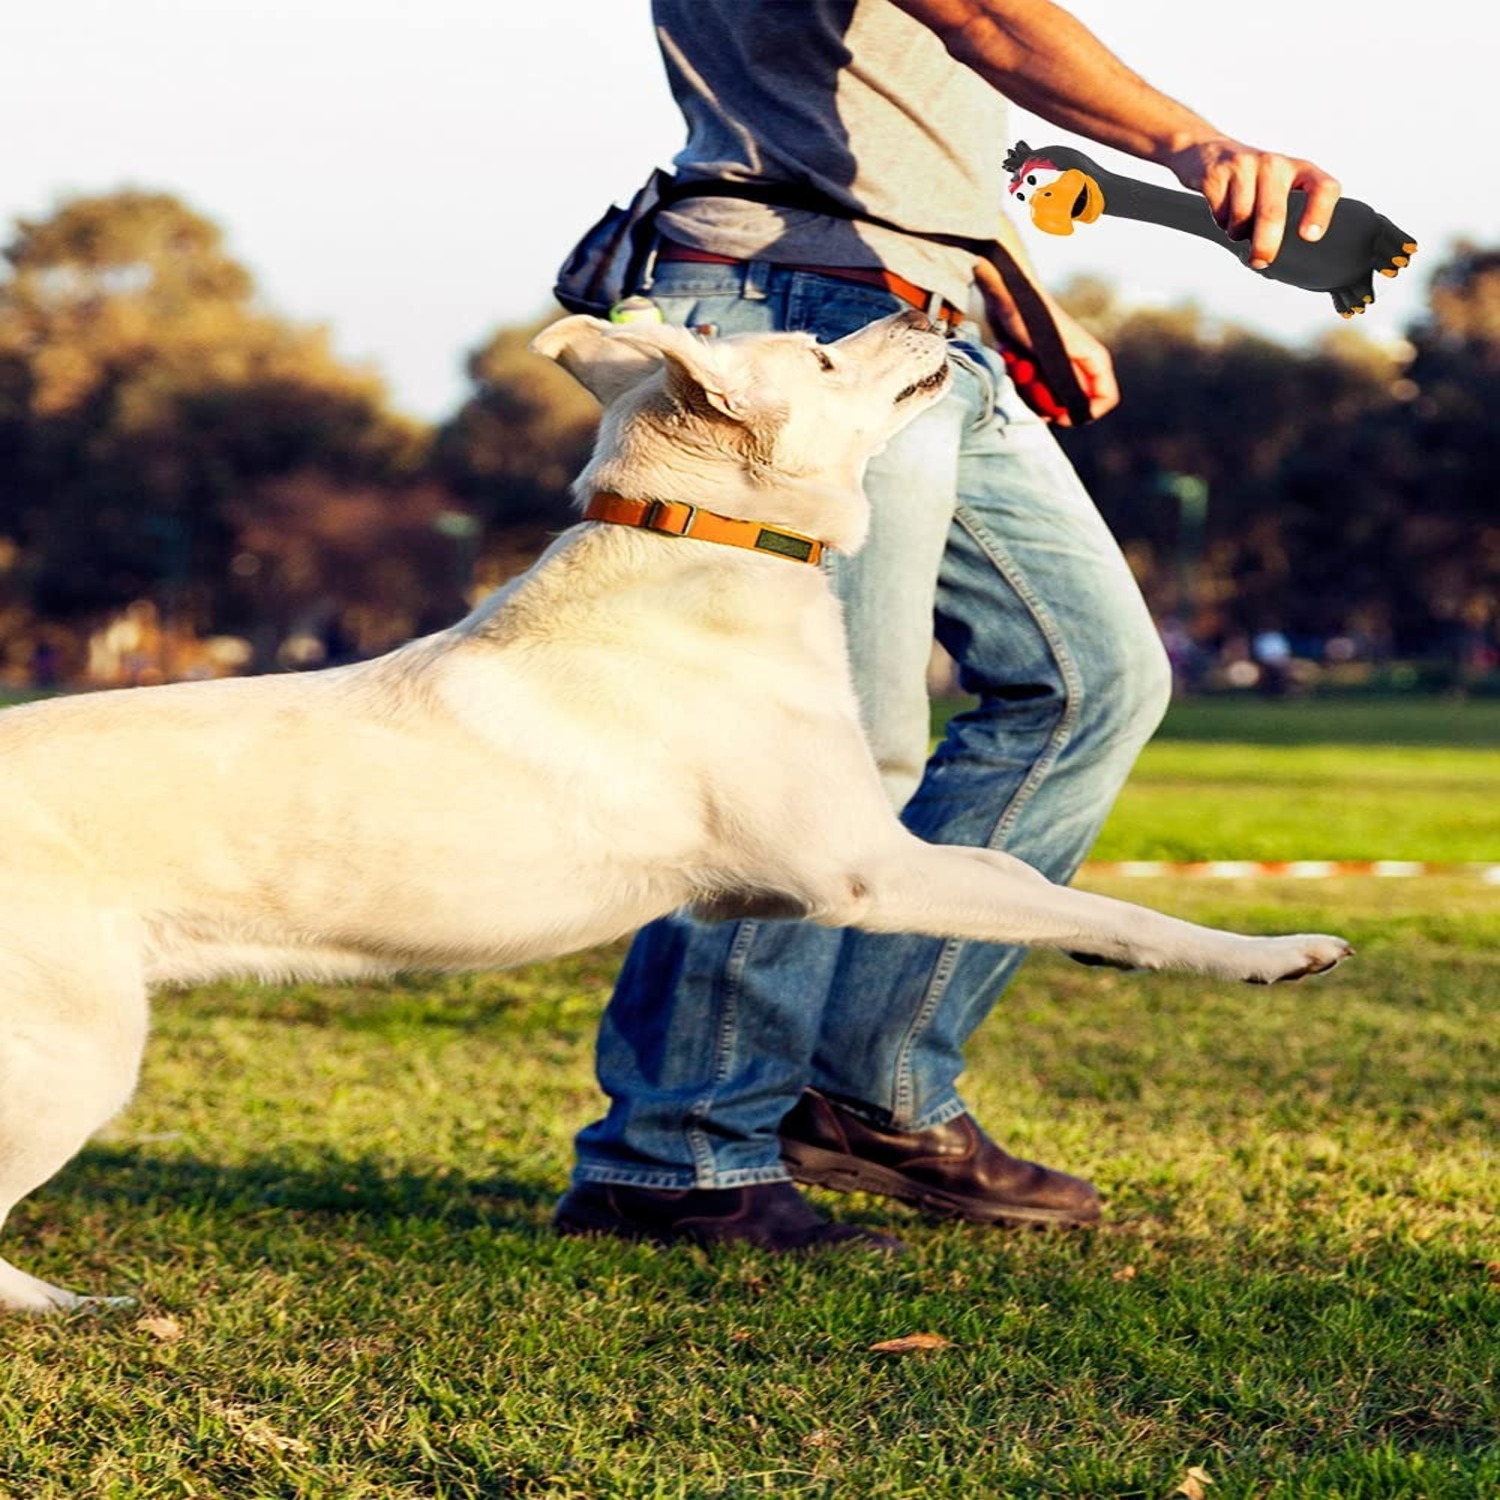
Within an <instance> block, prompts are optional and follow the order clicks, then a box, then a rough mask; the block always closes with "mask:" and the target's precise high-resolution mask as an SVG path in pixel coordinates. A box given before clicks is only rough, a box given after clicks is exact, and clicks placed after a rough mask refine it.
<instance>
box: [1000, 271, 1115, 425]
mask: <svg viewBox="0 0 1500 1500" xmlns="http://www.w3.org/2000/svg"><path fill="white" fill-rule="evenodd" d="M974 277H975V280H976V281H977V282H978V285H979V290H980V293H981V294H982V296H983V297H984V310H985V313H986V315H987V316H988V318H989V322H990V327H991V328H992V329H993V330H994V332H995V335H996V337H997V338H999V339H1000V340H1001V342H1002V343H1004V342H1007V341H1008V342H1010V343H1011V344H1013V345H1016V346H1018V347H1019V348H1021V349H1024V350H1027V351H1030V349H1031V348H1032V338H1031V335H1030V333H1029V332H1028V331H1027V328H1026V323H1025V320H1024V319H1023V318H1022V317H1021V313H1020V310H1019V309H1018V308H1017V306H1016V303H1015V299H1014V298H1013V297H1012V296H1011V294H1010V292H1009V290H1008V289H1007V288H1006V285H1005V283H1004V281H1002V280H1001V279H1000V273H999V272H998V271H997V270H996V269H995V268H994V266H992V265H991V264H990V262H989V261H987V260H982V261H979V262H977V263H976V265H975V267H974ZM1037 291H1038V293H1039V294H1040V295H1041V296H1042V298H1043V299H1044V300H1045V302H1046V304H1047V307H1048V309H1049V310H1050V311H1051V313H1052V321H1053V322H1054V323H1055V324H1056V325H1057V333H1058V337H1059V338H1060V339H1061V340H1062V346H1063V349H1064V350H1065V351H1066V353H1067V356H1068V360H1069V362H1070V363H1071V364H1072V366H1073V374H1074V376H1075V377H1076V378H1077V380H1078V385H1079V388H1080V389H1081V390H1082V391H1083V394H1084V395H1085V396H1087V397H1088V403H1089V414H1090V416H1093V417H1102V416H1103V415H1104V414H1105V412H1107V411H1113V410H1114V409H1115V407H1117V406H1118V405H1119V404H1120V387H1119V386H1118V385H1117V384H1116V382H1115V362H1114V360H1113V359H1112V358H1111V357H1110V353H1109V350H1108V349H1106V348H1105V347H1104V345H1103V344H1101V343H1100V342H1099V340H1098V339H1096V338H1095V337H1094V335H1093V334H1091V333H1090V332H1089V331H1088V329H1086V328H1085V327H1084V326H1083V325H1082V324H1081V323H1079V322H1078V321H1077V320H1076V319H1075V318H1073V317H1072V316H1071V315H1070V314H1069V313H1067V312H1065V311H1064V310H1063V309H1062V307H1061V305H1060V304H1059V303H1057V302H1056V301H1055V300H1054V299H1053V298H1052V297H1050V296H1048V295H1047V293H1046V292H1043V291H1042V290H1041V288H1040V287H1038V288H1037ZM1017 388H1018V389H1019V390H1020V392H1021V394H1022V396H1023V397H1024V398H1025V399H1026V404H1027V405H1028V406H1030V407H1031V409H1032V410H1033V411H1035V412H1036V413H1037V414H1038V415H1039V416H1040V417H1042V418H1043V420H1044V421H1048V422H1053V423H1055V424H1056V425H1057V426H1059V427H1071V426H1072V425H1073V419H1072V418H1071V417H1069V416H1068V414H1067V413H1066V412H1065V411H1061V410H1060V409H1058V408H1057V407H1056V406H1055V405H1054V406H1053V407H1052V409H1050V410H1049V409H1048V408H1047V407H1046V405H1044V404H1043V403H1040V402H1038V401H1036V400H1034V399H1032V398H1031V397H1030V396H1028V395H1027V392H1026V388H1025V385H1024V384H1023V383H1018V386H1017Z"/></svg>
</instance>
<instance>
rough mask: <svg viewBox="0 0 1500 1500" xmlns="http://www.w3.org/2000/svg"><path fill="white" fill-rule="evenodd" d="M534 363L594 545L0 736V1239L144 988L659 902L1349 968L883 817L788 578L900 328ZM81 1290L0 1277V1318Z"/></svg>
mask: <svg viewBox="0 0 1500 1500" xmlns="http://www.w3.org/2000/svg"><path fill="white" fill-rule="evenodd" d="M534 347H535V348H536V349H537V350H538V351H539V352H540V353H542V354H545V355H548V356H550V357H552V358H554V359H557V360H558V361H560V362H561V364H562V365H563V366H564V367H565V368H566V369H568V370H569V371H570V372H571V373H572V374H573V375H574V376H576V377H577V378H578V379H579V380H580V381H581V382H582V383H583V384H584V385H586V386H587V387H588V388H589V389H590V390H591V391H593V392H594V393H595V395H597V396H598V397H599V399H600V401H601V402H602V403H603V405H604V408H605V410H604V417H603V424H602V428H601V431H600V435H599V440H598V444H597V447H596V450H595V454H594V457H593V460H592V462H591V463H590V464H589V466H588V468H587V469H586V470H585V471H584V473H583V475H582V476H581V478H580V479H579V481H578V484H577V491H578V496H579V499H580V500H581V501H582V502H583V503H584V505H585V507H589V508H592V509H593V510H594V511H595V512H596V513H598V514H599V515H601V516H603V517H604V519H602V520H593V521H585V522H584V523H583V524H581V525H578V526H575V527H573V528H572V529H571V530H569V531H567V532H565V533H564V534H563V535H562V536H561V537H560V538H559V539H558V540H557V541H556V542H555V543H554V544H553V545H552V547H551V548H550V549H549V550H548V552H547V553H546V555H545V556H544V557H543V558H542V559H541V561H540V562H539V563H538V564H537V565H536V567H534V568H533V569H532V570H531V571H530V572H529V573H527V574H526V575H524V576H523V577H521V578H519V579H517V580H515V581H514V582H512V583H511V584H509V585H507V586H506V587H505V588H504V589H502V590H501V591H500V592H498V593H497V594H495V595H493V596H492V597H491V598H490V599H488V600H487V601H486V602H485V603H483V604H482V605H481V606H480V607H479V608H478V609H477V610H475V611H474V613H473V614H471V615H470V616H469V617H468V618H467V619H465V620H463V621H461V622H460V623H459V624H457V625H455V626H454V627H453V628H452V629H451V630H446V631H443V632H441V633H440V634H437V635H432V636H428V637H426V638H424V639H421V640H417V641H413V642H411V643H410V644H409V645H407V646H404V647H402V648H401V649H399V650H397V651H394V652H392V653H391V654H389V655H388V656H384V657H381V658H380V659H378V660H375V661H370V662H363V663H360V664H358V665H355V666H349V667H339V668H335V669H333V670H330V671H324V672H314V673H309V674H306V675H302V676H277V677H262V678H251V679H241V680H236V681H226V682H212V683H194V684H184V685H180V686H170V687H158V688H148V689H139V690H135V691H127V692H111V693H99V694H93V695H84V696H79V697H74V698H68V699H61V700H55V701H51V702H46V703H38V704H31V705H28V706H25V707H21V708H16V709H12V710H10V711H8V712H6V713H4V714H3V715H0V1222H3V1218H4V1215H5V1214H6V1213H8V1212H9V1210H10V1208H11V1206H12V1205H13V1204H14V1203H15V1202H16V1201H17V1200H18V1199H20V1198H21V1197H22V1196H24V1195H25V1194H26V1193H29V1192H30V1191H31V1190H32V1189H33V1188H35V1187H36V1186H37V1185H38V1184H39V1183H42V1182H44V1181H45V1180H46V1179H47V1178H49V1177H50V1176H52V1174H53V1173H54V1172H56V1171H57V1170H58V1169H59V1168H60V1167H61V1166H62V1165H63V1164H64V1163H65V1162H66V1161H67V1160H68V1159H69V1158H70V1157H71V1156H72V1155H73V1154H74V1153H75V1152H76V1151H77V1150H78V1149H79V1147H80V1146H82V1145H83V1143H84V1142H85V1141H86V1140H87V1139H88V1137H89V1135H90V1134H91V1133H92V1132H93V1131H94V1130H96V1129H97V1128H98V1127H99V1126H100V1125H101V1124H103V1123H104V1121H106V1120H107V1119H109V1117H110V1116H111V1115H113V1114H114V1113H115V1112H116V1111H117V1110H118V1109H120V1107H121V1106H122V1105H123V1104H124V1103H125V1102H126V1100H127V1099H128V1098H129V1097H130V1093H131V1090H132V1088H133V1086H134V1083H135V1078H136V1072H137V1067H138V1064H139V1061H140V1055H141V1049H142V1045H143V1043H144V1041H145V1037H146V996H147V992H148V991H149V990H150V989H151V988H152V987H153V986H156V985H161V984H169V983H187V982H193V981H199V980H206V979H211V978H214V977H217V976H221V975H229V974H238V975H259V976H265V977H267V978H289V977H292V976H306V977H311V978H318V979H335V978H340V977H344V976H353V975H371V974H385V973H390V972H392V971H395V970H402V969H429V968H430V969H454V968H488V967H497V966H501V965H505V964H515V963H520V962H523V961H525V960H529V959H538V958H544V957H547V956H549V955H554V954H558V953H563V952H566V951H568V950H570V949H576V948H581V947H584V946H586V945H588V944H592V943H600V942H604V941H606V940H608V939H611V938H616V937H619V936H620V935H621V934H623V933H626V932H628V931H630V930H631V929H632V928H634V927H637V926H639V925H640V924H641V923H643V922H646V921H648V920H649V919H651V918H654V917H657V916H660V915H661V914H662V913H664V912H667V911H670V910H672V909H674V908H676V907H680V906H693V907H696V908H698V909H699V910H700V911H703V912H709V913H712V914H714V915H725V914H730V913H737V912H746V911H758V912H765V911H772V912H776V913H778V914H792V913H795V914H798V915H801V916H805V917H808V918H810V919H812V920H813V921H815V922H821V923H826V924H829V925H833V926H846V925H847V926H854V927H861V928H865V929H867V930H870V931H877V932H921V933H928V934H932V935H935V936H943V937H958V938H978V939H983V940H985V941H989V942H1000V943H1022V944H1044V945H1048V946H1053V947H1059V948H1063V949H1065V950H1068V951H1070V952H1072V953H1074V954H1076V955H1078V956H1084V957H1089V958H1092V959H1094V960H1097V961H1100V962H1106V963H1111V964H1117V965H1120V966H1126V967H1133V968H1145V969H1162V968H1185V969H1197V970H1201V971H1203V972H1206V973H1209V974H1212V975H1215V976H1218V977H1220V978H1228V979H1241V980H1251V981H1256V982H1269V981H1271V980H1276V979H1293V978H1297V977H1300V976H1301V975H1304V974H1309V973H1314V972H1316V971H1318V970H1322V969H1327V968H1330V967H1331V966H1332V965H1333V964H1335V963H1337V962H1338V961H1339V959H1341V958H1343V957H1344V956H1345V955H1347V954H1348V953H1349V952H1350V949H1349V947H1348V945H1347V944H1346V943H1344V942H1342V941H1341V940H1340V939H1338V938H1335V937H1321V936H1299V937H1271V938H1251V937H1238V936H1234V935H1232V934H1229V933H1224V932H1216V931H1212V930H1210V929H1207V928H1203V927H1195V926H1192V925H1190V924H1189V923H1186V922H1181V921H1177V920H1175V919H1173V918H1171V917H1166V916H1161V915H1159V914H1157V913H1155V912H1151V911H1147V910H1145V909H1143V908H1141V907H1138V906H1131V905H1128V904H1126V903H1124V902H1120V901H1113V900H1108V899H1106V898H1104V897H1102V896H1095V895H1086V894H1083V893H1081V892H1077V891H1072V890H1068V889H1066V888H1063V887H1059V886H1056V885H1053V884H1051V883H1050V882H1049V881H1047V880H1045V879H1044V878H1043V877H1042V876H1041V875H1039V874H1037V873H1036V872H1035V871H1034V870H1032V869H1030V868H1029V867H1028V866H1026V865H1024V864H1021V863H1020V862H1019V861H1017V860H1015V859H1013V858H1011V857H1009V856H1008V855H1005V854H1000V853H996V852H995V851H993V850H990V849H967V848H950V847H940V846H935V845H930V844H926V843H923V842H921V841H920V840H918V839H917V838H915V837H913V836H912V835H911V834H909V833H907V832H906V831H905V830H904V829H903V828H902V826H901V825H900V823H899V822H897V820H896V818H895V816H894V815H893V814H892V812H891V809H890V807H889V805H888V803H887V801H886V797H885V794H884V792H883V790H882V787H881V782H880V778H879V775H878V774H877V771H876V768H875V765H874V763H873V762H872V760H871V758H870V754H869V751H868V749H867V748H866V745H865V741H864V738H863V736H862V734H861V731H860V725H859V718H858V712H857V708H856V702H855V696H854V690H853V688H852V686H851V684H850V680H849V674H848V669H847V666H846V661H845V652H844V640H843V634H842V630H841V626H840V619H839V610H838V606H837V604H836V603H835V601H834V599H833V597H832V595H831V594H830V592H829V589H828V586H827V584H826V582H825V579H824V576H823V573H822V572H821V570H820V569H819V568H818V567H817V566H815V565H809V564H815V563H816V559H817V555H818V552H819V548H820V544H826V545H828V546H831V547H836V548H843V549H852V548H855V547H857V546H859V544H860V541H861V540H862V538H863V536H864V534H865V528H866V522H867V516H866V503H865V499H864V495H863V493H862V491H861V476H862V472H863V469H864V465H865V462H866V460H867V459H868V458H869V456H870V455H871V454H872V453H873V452H875V451H876V450H877V449H878V448H879V447H880V446H881V445H882V444H883V443H884V442H885V441H886V440H887V439H889V438H890V437H891V435H892V434H893V433H894V432H896V431H897V430H898V429H899V428H900V427H901V426H903V425H904V424H905V423H906V422H907V421H909V420H910V419H911V418H912V417H914V416H916V415H917V414H918V413H919V412H921V411H922V410H924V409H925V408H926V407H928V406H930V405H931V404H932V403H933V402H935V401H937V400H938V399H939V398H940V397H941V395H942V393H943V390H944V388H945V386H946V384H947V380H948V365H947V360H946V353H945V346H944V341H943V339H942V338H941V337H940V336H939V335H938V334H937V333H936V332H935V331H933V329H932V326H931V325H930V324H929V323H928V322H927V320H926V319H925V318H924V317H923V316H922V315H921V314H920V313H903V314H898V315H896V316H894V317H891V318H886V319H884V320H883V321H881V322H879V323H875V324H872V325H871V326H869V327H868V328H864V329H861V330H860V331H859V332H857V333H854V334H851V335H850V336H849V337H848V338H845V339H841V340H839V341H838V342H837V343H835V344H831V345H828V346H826V347H823V346H820V345H818V344H817V343H815V342H814V341H813V340H812V339H811V338H809V337H806V336H803V335H800V334H768V335H755V336H747V337H740V338H728V339H724V340H721V341H716V342H711V343H710V342H705V341H703V340H700V339H698V338H696V337H694V336H693V335H691V334H688V333H686V332H684V331H682V330H680V329H677V328H673V327H668V326H657V325H653V326H644V327H643V326H636V325H629V326H625V327H616V326H613V325H611V324H608V323H603V322H600V321H598V320H596V319H592V318H565V319H563V320H562V321H561V322H559V323H556V324H554V325H553V326H552V327H551V328H549V329H547V330H546V331H545V332H544V333H543V334H542V335H541V336H540V337H539V338H538V339H537V340H536V344H535V346H534ZM653 502H654V503H653ZM621 522H623V523H625V524H619V523H621ZM663 533H667V534H663ZM683 533H686V534H685V535H684V534H683ZM84 1300H87V1299H84V1298H80V1297H78V1296H75V1295H74V1294H72V1293H70V1292H67V1291H64V1290H62V1289H60V1288H58V1287H55V1286H51V1285H48V1284H47V1283H46V1282H43V1281H40V1280H38V1279H37V1278H35V1277H33V1276H29V1275H27V1274H26V1273H25V1272H23V1271H20V1270H18V1269H17V1268H16V1267H14V1266H12V1265H11V1264H10V1263H9V1262H7V1261H3V1260H0V1306H10V1307H13V1308H23V1309H29V1310H33V1311H47V1310H51V1309H56V1308H68V1307H73V1306H76V1305H78V1304H79V1303H80V1302H82V1301H84Z"/></svg>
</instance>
